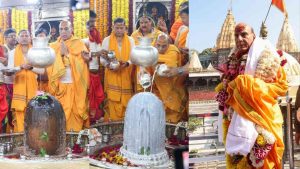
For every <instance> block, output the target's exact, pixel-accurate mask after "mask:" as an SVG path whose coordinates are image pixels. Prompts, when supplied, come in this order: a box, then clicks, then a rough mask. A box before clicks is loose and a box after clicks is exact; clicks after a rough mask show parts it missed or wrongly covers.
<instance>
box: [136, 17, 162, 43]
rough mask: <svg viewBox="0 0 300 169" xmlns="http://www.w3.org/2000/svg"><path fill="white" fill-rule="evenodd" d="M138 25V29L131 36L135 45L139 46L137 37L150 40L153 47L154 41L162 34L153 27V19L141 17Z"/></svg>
mask: <svg viewBox="0 0 300 169" xmlns="http://www.w3.org/2000/svg"><path fill="white" fill-rule="evenodd" d="M139 24H140V26H139V28H138V29H137V30H135V31H134V32H133V33H132V34H131V37H133V39H134V42H135V44H136V45H139V39H138V38H139V37H148V38H151V39H152V45H154V41H155V39H156V38H157V36H158V35H159V34H160V33H162V32H161V31H159V30H158V29H156V28H155V27H154V26H153V25H154V21H153V19H152V18H151V17H149V16H146V15H143V16H141V17H140V18H139Z"/></svg>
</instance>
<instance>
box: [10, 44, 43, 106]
mask: <svg viewBox="0 0 300 169" xmlns="http://www.w3.org/2000/svg"><path fill="white" fill-rule="evenodd" d="M29 48H31V46H30V47H29ZM24 63H25V57H24V56H23V53H22V46H21V45H17V47H16V49H15V55H14V66H15V67H16V66H20V65H22V64H24ZM36 78H37V75H36V74H35V73H33V72H32V71H30V70H24V69H23V70H21V71H20V72H18V73H16V75H15V79H14V91H13V98H12V103H11V104H12V105H11V107H12V109H14V110H15V111H24V109H25V107H26V104H27V102H28V101H29V100H30V99H31V98H33V97H34V96H35V95H36V92H37V89H38V83H37V79H36Z"/></svg>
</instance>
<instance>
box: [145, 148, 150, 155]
mask: <svg viewBox="0 0 300 169" xmlns="http://www.w3.org/2000/svg"><path fill="white" fill-rule="evenodd" d="M146 154H147V156H148V155H150V147H147V150H146Z"/></svg>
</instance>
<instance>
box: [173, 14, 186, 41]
mask: <svg viewBox="0 0 300 169" xmlns="http://www.w3.org/2000/svg"><path fill="white" fill-rule="evenodd" d="M182 25H183V23H182V20H181V18H179V19H177V20H176V21H175V22H174V23H173V25H172V27H171V32H170V36H171V38H172V39H173V41H174V40H175V39H176V36H177V32H178V29H179V28H180V27H181V26H182Z"/></svg>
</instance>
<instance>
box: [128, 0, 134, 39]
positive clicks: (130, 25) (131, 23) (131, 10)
mask: <svg viewBox="0 0 300 169" xmlns="http://www.w3.org/2000/svg"><path fill="white" fill-rule="evenodd" d="M128 24H129V26H128V35H131V33H132V31H133V0H129V23H128Z"/></svg>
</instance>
